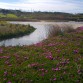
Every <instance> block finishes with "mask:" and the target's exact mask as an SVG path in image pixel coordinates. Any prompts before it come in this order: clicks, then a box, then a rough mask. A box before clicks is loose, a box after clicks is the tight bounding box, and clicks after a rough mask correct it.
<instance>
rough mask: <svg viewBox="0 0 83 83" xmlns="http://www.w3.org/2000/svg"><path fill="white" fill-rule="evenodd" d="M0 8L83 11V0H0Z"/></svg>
mask: <svg viewBox="0 0 83 83" xmlns="http://www.w3.org/2000/svg"><path fill="white" fill-rule="evenodd" d="M0 8H5V9H21V10H25V11H33V10H34V11H56V12H68V13H83V0H0Z"/></svg>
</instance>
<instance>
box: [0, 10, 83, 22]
mask: <svg viewBox="0 0 83 83" xmlns="http://www.w3.org/2000/svg"><path fill="white" fill-rule="evenodd" d="M0 20H24V21H29V20H32V21H36V20H54V21H83V13H81V14H80V13H79V14H70V13H63V12H41V11H34V12H23V11H21V10H9V9H0Z"/></svg>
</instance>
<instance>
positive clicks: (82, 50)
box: [0, 29, 83, 83]
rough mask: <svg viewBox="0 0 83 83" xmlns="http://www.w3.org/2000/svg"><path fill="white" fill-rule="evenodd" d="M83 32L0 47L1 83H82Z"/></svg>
mask: <svg viewBox="0 0 83 83" xmlns="http://www.w3.org/2000/svg"><path fill="white" fill-rule="evenodd" d="M82 82H83V31H80V30H79V29H77V31H76V32H71V33H65V34H64V35H58V36H56V37H51V38H49V39H47V40H45V41H44V42H42V43H38V44H36V45H32V46H22V47H20V46H15V47H11V46H10V47H0V83H82Z"/></svg>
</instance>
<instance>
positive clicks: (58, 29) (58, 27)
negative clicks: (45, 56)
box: [46, 24, 75, 36]
mask: <svg viewBox="0 0 83 83" xmlns="http://www.w3.org/2000/svg"><path fill="white" fill-rule="evenodd" d="M46 26H47V28H49V31H48V35H49V36H55V35H59V34H64V33H66V32H68V33H69V32H72V31H74V30H75V29H74V28H73V26H72V25H70V24H55V25H46Z"/></svg>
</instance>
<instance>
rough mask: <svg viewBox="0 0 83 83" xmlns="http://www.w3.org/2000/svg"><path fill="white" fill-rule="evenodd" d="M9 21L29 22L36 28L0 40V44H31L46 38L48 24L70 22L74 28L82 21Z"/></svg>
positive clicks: (80, 24) (82, 24) (81, 24)
mask: <svg viewBox="0 0 83 83" xmlns="http://www.w3.org/2000/svg"><path fill="white" fill-rule="evenodd" d="M11 23H15V24H16V23H17V24H25V25H27V24H30V25H31V26H33V27H34V28H36V30H35V31H34V32H33V33H31V34H30V35H26V36H23V37H19V38H12V39H6V40H3V41H0V46H2V45H4V46H17V45H20V46H22V45H32V44H36V43H38V42H40V41H42V40H44V39H46V38H47V37H48V34H49V33H48V32H49V29H50V28H51V27H49V24H50V25H54V24H56V23H57V24H63V23H65V24H68V23H70V24H72V25H73V26H74V28H76V27H79V26H83V22H80V23H79V22H77V23H76V22H11Z"/></svg>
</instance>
